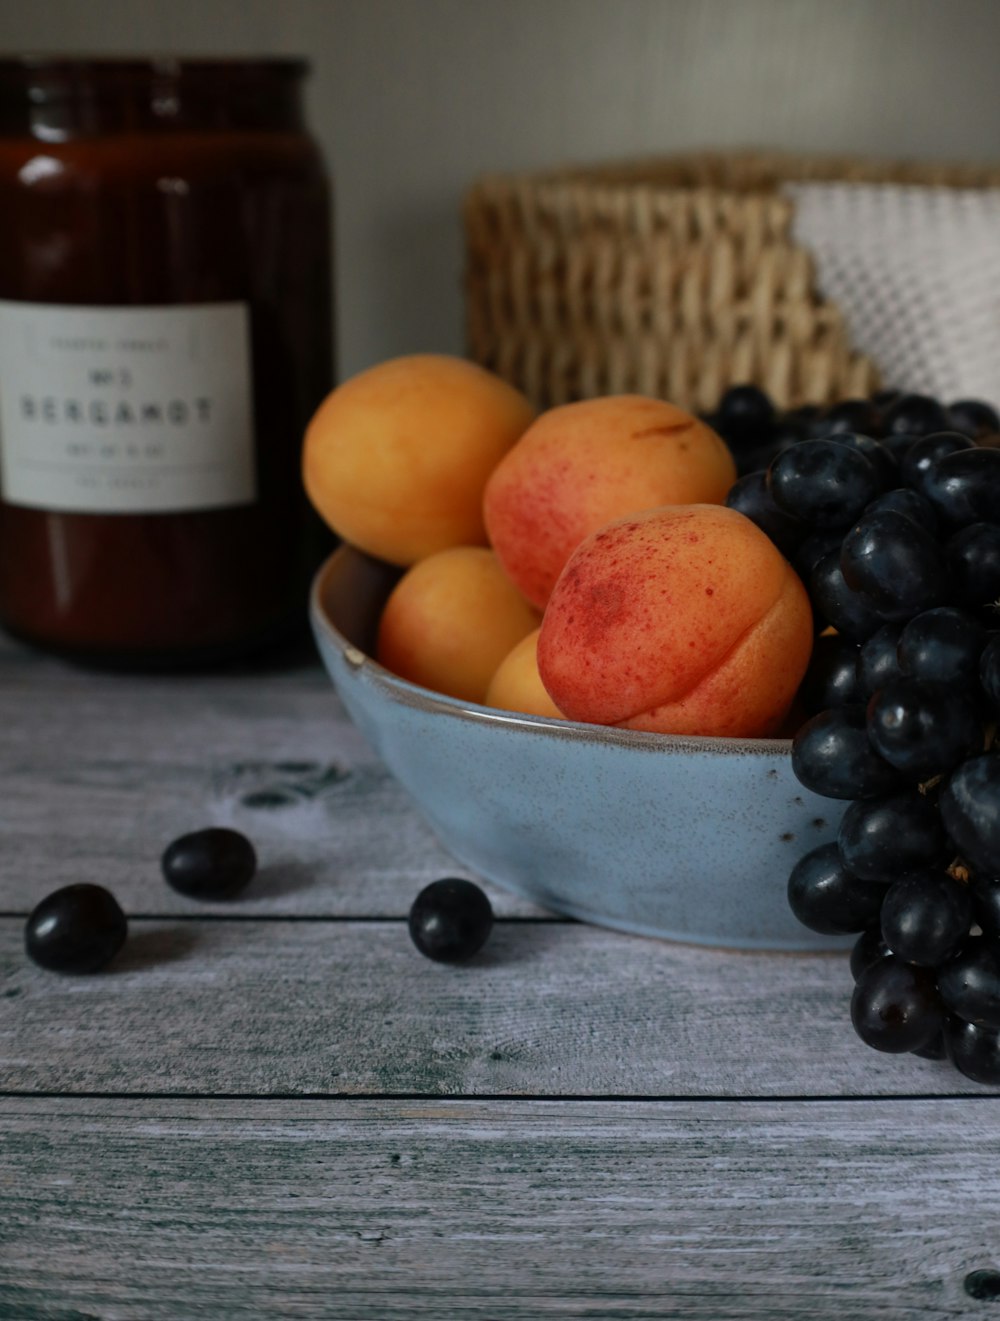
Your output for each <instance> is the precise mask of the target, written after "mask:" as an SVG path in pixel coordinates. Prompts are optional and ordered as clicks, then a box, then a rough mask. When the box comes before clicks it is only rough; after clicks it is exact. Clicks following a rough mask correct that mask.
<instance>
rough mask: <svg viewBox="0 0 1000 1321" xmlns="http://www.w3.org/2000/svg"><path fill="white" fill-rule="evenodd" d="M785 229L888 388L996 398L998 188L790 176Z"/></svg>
mask: <svg viewBox="0 0 1000 1321" xmlns="http://www.w3.org/2000/svg"><path fill="white" fill-rule="evenodd" d="M785 191H786V193H787V194H788V196H790V197H791V198H792V199H793V200H794V203H795V220H794V223H793V235H794V237H795V239H796V240H797V242H799V243H800V244H801V245H802V246H803V247H806V248H808V249H809V250H810V251H811V252H812V254H813V257H814V259H815V264H816V275H817V281H818V284H819V289H820V292H821V293H822V294H823V295H824V296H825V297H827V298H829V299H831V300H832V301H833V302H835V303H836V304H837V305H838V306H839V307H840V309H841V310H842V312H843V313H844V315H845V317H846V320H847V325H848V328H849V331H850V334H851V338H852V341H853V347H854V348H855V349H859V350H860V351H861V352H863V353H866V354H868V355H869V356H870V357H871V358H872V359H873V360H874V362H875V364H876V366H877V367H878V368H879V370H880V372H881V375H882V379H883V381H884V382H885V384H886V385H888V386H892V387H894V388H896V389H902V390H913V391H919V392H920V393H921V394H931V395H935V396H937V397H938V398H940V399H941V400H942V401H944V402H946V403H948V402H951V401H953V400H955V399H968V398H975V399H983V400H985V401H987V402H988V403H991V404H993V405H997V404H998V402H1000V189H996V188H990V189H952V188H927V187H918V186H912V185H901V184H849V183H844V184H825V183H816V184H813V183H809V184H788V185H786V186H785Z"/></svg>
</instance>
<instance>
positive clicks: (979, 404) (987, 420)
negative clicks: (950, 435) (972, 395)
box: [948, 399, 1000, 440]
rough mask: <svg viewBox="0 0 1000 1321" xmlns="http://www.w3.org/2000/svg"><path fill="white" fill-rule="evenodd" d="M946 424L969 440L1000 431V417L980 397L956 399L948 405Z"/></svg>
mask: <svg viewBox="0 0 1000 1321" xmlns="http://www.w3.org/2000/svg"><path fill="white" fill-rule="evenodd" d="M948 425H949V426H950V427H952V428H954V430H955V431H961V433H962V435H963V436H968V437H969V439H970V440H981V439H982V438H983V437H984V436H994V435H996V433H997V432H998V431H1000V417H997V413H996V409H994V408H991V407H990V405H989V404H986V403H983V401H982V400H981V399H956V400H955V402H954V403H953V404H949V405H948Z"/></svg>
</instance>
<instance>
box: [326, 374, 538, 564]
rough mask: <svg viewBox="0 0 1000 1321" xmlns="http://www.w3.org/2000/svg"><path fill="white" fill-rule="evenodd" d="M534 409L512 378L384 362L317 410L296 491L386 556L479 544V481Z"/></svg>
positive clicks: (358, 541) (364, 546)
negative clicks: (302, 488) (300, 486)
mask: <svg viewBox="0 0 1000 1321" xmlns="http://www.w3.org/2000/svg"><path fill="white" fill-rule="evenodd" d="M534 415H535V413H534V409H533V408H532V407H531V405H530V404H529V403H528V401H527V399H526V398H525V397H524V395H523V394H521V393H520V392H519V391H518V390H515V389H514V387H513V386H511V385H508V384H507V383H506V382H505V381H502V380H501V379H500V378H499V377H498V376H494V375H493V374H492V373H491V372H488V371H486V369H485V368H483V367H479V366H477V365H476V364H474V363H471V362H466V361H465V360H464V359H462V358H454V357H449V356H447V355H444V354H433V353H424V354H413V355H411V356H408V357H402V358H391V359H389V360H388V361H387V362H383V363H380V364H379V365H378V366H375V367H370V368H368V370H366V371H363V372H361V373H359V375H357V376H353V377H351V378H350V379H349V380H347V381H345V382H344V383H343V384H342V385H339V386H337V388H336V389H335V390H333V391H332V392H331V393H330V394H329V395H327V397H326V399H325V400H324V401H323V403H322V404H320V406H319V408H318V409H317V410H316V413H315V414H314V415H313V417H312V420H311V421H310V423H309V426H308V427H307V429H306V434H305V441H304V444H303V451H302V479H303V482H304V483H305V488H306V493H307V495H308V496H309V499H310V501H311V502H312V504H313V506H314V507H315V509H316V510H317V512H318V513H319V514H320V516H321V517H322V518H323V519H324V521H325V522H326V523H327V524H328V525H329V526H330V527H331V528H332V529H333V531H334V532H336V533H337V534H338V535H339V536H340V537H342V538H343V539H344V540H345V541H349V542H351V543H352V544H353V545H355V546H358V547H359V548H360V549H361V550H365V551H367V552H368V553H369V554H370V555H374V556H376V557H378V558H379V559H383V560H388V562H389V563H390V564H399V565H403V566H408V565H410V564H413V563H415V562H416V561H417V560H418V559H422V558H423V557H424V556H426V555H431V554H433V553H434V552H435V551H439V550H444V549H445V548H446V547H448V546H461V545H485V544H486V529H485V526H484V523H483V512H482V502H483V488H484V487H485V485H486V479H487V478H488V477H489V475H490V473H491V472H492V471H493V469H494V467H495V466H496V464H497V463H498V462H499V460H500V459H501V458H502V457H503V455H504V454H505V453H506V452H507V450H508V449H509V448H510V447H511V446H512V445H513V444H514V442H515V441H516V440H517V439H518V437H519V436H520V435H521V433H522V432H523V431H524V429H525V428H526V427H527V426H528V424H529V423H530V422H531V420H532V418H533V417H534Z"/></svg>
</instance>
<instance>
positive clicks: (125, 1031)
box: [0, 919, 983, 1096]
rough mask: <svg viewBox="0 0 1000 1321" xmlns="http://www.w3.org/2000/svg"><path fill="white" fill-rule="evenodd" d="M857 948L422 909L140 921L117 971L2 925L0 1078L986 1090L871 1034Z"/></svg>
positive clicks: (391, 1088) (182, 1089)
mask: <svg viewBox="0 0 1000 1321" xmlns="http://www.w3.org/2000/svg"><path fill="white" fill-rule="evenodd" d="M850 986H851V982H850V973H849V970H848V968H847V966H846V960H845V959H844V957H843V956H831V955H812V956H792V955H766V954H735V953H729V952H724V951H717V950H702V949H695V948H687V947H684V946H680V945H673V944H670V943H667V942H662V941H655V940H644V939H642V938H640V937H634V936H626V935H619V934H616V933H612V932H606V931H601V930H598V929H596V928H592V927H587V926H584V925H582V924H575V923H566V924H556V923H532V922H527V923H524V922H521V923H501V924H499V925H498V927H497V928H496V929H495V931H494V933H493V936H492V938H491V940H490V942H489V944H488V946H487V947H486V949H485V950H484V951H483V953H482V954H481V955H480V956H479V958H478V959H477V960H475V961H474V962H473V963H472V964H469V965H467V966H464V967H462V966H459V967H447V966H443V965H440V964H434V963H430V962H429V961H428V960H426V959H424V958H422V957H421V956H420V955H419V954H418V953H417V952H416V951H415V950H414V948H413V946H412V945H411V943H410V940H409V936H408V933H407V930H406V925H405V923H403V922H327V921H320V922H312V921H307V922H295V921H288V922H280V921H263V922H258V921H253V920H250V921H223V920H215V921H202V922H174V923H169V922H162V923H161V922H135V923H133V925H132V931H131V934H130V937H129V943H128V945H127V946H126V949H125V951H123V953H122V955H121V956H120V958H119V961H118V963H117V964H116V965H115V967H114V968H113V969H109V970H108V971H107V972H106V973H104V974H101V975H98V976H94V977H89V978H65V977H59V976H56V975H53V974H51V973H46V972H44V971H42V970H41V969H39V968H36V967H34V966H33V965H31V964H30V963H29V962H28V961H27V959H26V957H25V955H24V952H23V949H22V924H21V923H20V922H19V921H16V920H13V919H5V920H4V921H3V922H0V1089H7V1090H11V1089H16V1090H32V1091H38V1090H43V1091H58V1092H89V1091H99V1092H125V1093H135V1092H150V1091H152V1092H170V1093H181V1094H183V1093H190V1092H195V1093H241V1094H251V1095H256V1094H271V1095H274V1094H285V1093H294V1094H298V1093H323V1094H329V1093H349V1094H351V1093H376V1094H396V1093H414V1092H416V1093H430V1094H442V1095H449V1094H459V1095H466V1094H490V1095H498V1094H511V1095H542V1096H558V1095H581V1096H594V1095H637V1096H675V1095H683V1096H816V1095H837V1096H842V1095H856V1094H860V1095H873V1094H896V1095H899V1094H905V1093H927V1092H932V1093H939V1092H940V1093H947V1094H958V1093H977V1092H981V1091H982V1090H983V1089H982V1088H980V1087H978V1086H977V1085H976V1084H973V1083H970V1082H967V1081H966V1080H964V1079H962V1078H961V1077H960V1076H959V1075H958V1074H957V1073H955V1072H954V1070H952V1069H951V1068H950V1067H949V1066H946V1065H942V1064H935V1063H932V1062H930V1061H926V1060H920V1059H917V1058H916V1057H911V1056H906V1057H896V1056H885V1055H879V1054H878V1053H876V1052H874V1051H872V1050H870V1049H868V1048H867V1047H865V1046H863V1045H862V1044H861V1043H860V1042H859V1041H858V1040H857V1039H856V1038H855V1036H854V1034H853V1030H852V1028H851V1026H850V1022H849V1017H848V1002H849V998H850Z"/></svg>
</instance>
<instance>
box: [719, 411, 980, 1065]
mask: <svg viewBox="0 0 1000 1321" xmlns="http://www.w3.org/2000/svg"><path fill="white" fill-rule="evenodd" d="M711 420H712V422H713V424H714V425H715V426H716V428H717V429H718V431H719V432H720V434H721V435H723V437H724V438H725V439H726V440H727V441H728V443H729V445H730V447H731V448H732V450H733V453H734V455H735V457H736V460H737V467H738V470H739V473H740V476H739V478H738V480H737V482H736V483H735V485H734V486H733V488H732V491H731V492H730V494H729V497H728V499H727V503H728V504H729V505H730V507H731V508H734V509H737V510H739V511H740V512H741V513H743V514H745V515H746V516H747V517H749V518H751V519H752V520H753V521H754V522H755V523H757V525H758V526H759V527H761V528H762V529H763V530H764V531H765V532H766V533H767V534H768V535H769V536H770V537H771V539H772V541H774V543H775V544H776V545H777V546H778V547H779V549H780V550H781V551H782V552H783V553H784V554H785V555H786V556H787V557H788V559H789V560H790V561H791V563H792V564H793V565H794V566H795V568H796V569H797V570H798V572H799V574H800V575H801V577H802V579H803V581H804V582H805V583H806V585H807V588H808V590H809V594H810V599H811V601H812V605H813V612H814V616H815V619H816V625H817V638H816V646H815V650H814V655H813V659H812V662H811V665H810V668H809V672H808V674H807V676H806V679H805V681H804V682H803V684H802V688H801V691H800V694H799V698H800V702H801V704H802V709H803V713H804V716H805V717H806V718H805V721H804V723H803V724H802V725H801V726H800V728H799V730H798V732H797V733H796V735H795V738H794V739H793V743H792V767H793V770H794V772H795V774H796V776H797V777H798V779H799V780H800V781H801V783H802V784H804V785H805V786H806V787H807V788H808V789H811V790H812V791H813V792H815V793H818V794H822V795H824V796H826V797H829V798H834V799H840V800H842V801H845V802H847V803H848V806H847V808H846V810H845V812H844V816H843V819H842V821H841V824H840V828H839V832H838V836H837V839H836V841H835V842H834V843H831V844H826V845H823V846H822V847H820V848H817V849H814V850H813V851H812V852H810V853H808V854H806V855H805V857H803V858H801V859H800V860H799V862H798V863H797V864H796V866H795V867H794V869H793V871H792V874H791V876H790V877H789V881H788V898H789V903H790V906H791V908H792V911H793V912H794V913H795V915H796V916H797V917H798V918H799V920H800V921H801V922H802V923H804V925H806V926H807V927H809V928H811V929H812V930H814V931H819V932H823V933H828V934H832V933H842V934H849V933H857V936H858V939H857V941H856V943H855V945H854V949H853V951H852V955H851V970H852V972H853V974H854V979H855V987H854V993H853V997H852V1001H851V1019H852V1022H853V1024H854V1028H855V1031H856V1032H857V1034H858V1035H859V1036H860V1037H861V1039H862V1040H863V1041H864V1042H865V1043H866V1044H868V1045H869V1046H872V1047H874V1048H875V1049H876V1050H881V1051H889V1052H907V1051H911V1052H913V1053H915V1054H917V1055H921V1056H925V1057H929V1058H934V1059H945V1058H947V1059H950V1060H951V1061H952V1062H953V1064H954V1065H955V1066H956V1067H957V1068H958V1069H959V1070H960V1071H961V1072H962V1073H963V1074H964V1075H966V1076H967V1077H969V1078H972V1079H974V1080H975V1081H977V1082H981V1083H988V1084H993V1085H996V1084H1000V742H998V741H997V739H996V725H997V721H998V719H1000V418H998V416H997V414H996V412H995V411H994V409H993V408H991V407H990V406H989V405H988V404H985V403H981V402H979V401H977V400H961V401H958V402H956V403H953V404H951V405H949V406H945V405H943V404H941V403H940V402H939V401H938V400H936V399H933V398H931V397H929V396H925V395H916V394H899V393H895V392H883V393H880V394H879V395H876V396H874V397H873V398H871V399H852V400H847V401H845V402H843V403H840V404H837V405H835V406H834V407H832V408H828V409H824V410H820V409H814V408H800V409H796V410H794V411H791V412H786V413H780V412H779V411H778V410H776V409H775V408H774V406H773V405H772V403H771V401H770V400H769V399H768V398H767V396H766V395H764V394H763V393H762V392H761V391H759V390H757V389H755V388H754V387H752V386H740V387H736V388H734V389H732V390H730V391H729V392H728V393H727V394H726V395H725V396H724V398H723V399H722V401H721V403H720V406H719V410H718V412H717V414H716V415H714V417H713V418H712V419H711Z"/></svg>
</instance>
